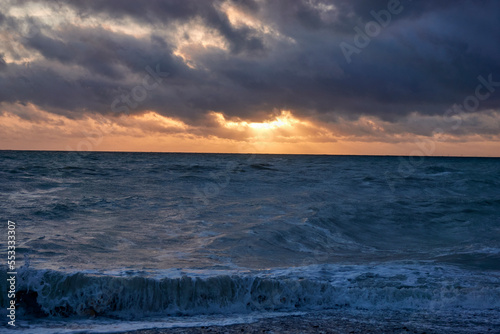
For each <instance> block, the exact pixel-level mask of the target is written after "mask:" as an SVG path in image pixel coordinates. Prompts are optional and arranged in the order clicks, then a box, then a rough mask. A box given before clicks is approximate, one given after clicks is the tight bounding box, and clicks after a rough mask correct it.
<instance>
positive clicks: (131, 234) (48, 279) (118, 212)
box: [0, 151, 500, 333]
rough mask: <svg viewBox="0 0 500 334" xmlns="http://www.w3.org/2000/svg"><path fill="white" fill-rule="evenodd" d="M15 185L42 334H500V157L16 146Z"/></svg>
mask: <svg viewBox="0 0 500 334" xmlns="http://www.w3.org/2000/svg"><path fill="white" fill-rule="evenodd" d="M0 180H1V182H0V209H1V213H2V214H1V216H2V229H1V230H2V231H4V232H3V233H2V234H3V235H4V236H3V237H1V240H2V245H3V246H2V253H1V256H2V257H3V258H4V259H3V260H2V261H1V263H2V265H3V267H2V273H1V275H2V276H1V277H0V279H1V283H0V288H1V291H6V290H7V289H8V287H7V283H6V275H7V274H6V272H7V267H6V266H5V264H6V262H7V252H6V249H7V247H6V245H7V221H8V220H11V221H14V222H15V223H16V259H17V261H16V266H17V282H16V295H17V297H16V298H17V310H16V311H17V313H16V327H17V329H21V330H22V331H23V332H26V333H28V332H33V333H43V332H47V333H58V332H61V333H63V332H82V331H88V332H113V331H120V330H122V331H123V330H132V329H138V328H150V327H175V326H197V325H198V326H199V325H210V324H231V323H238V322H247V321H248V322H249V321H254V320H256V319H260V318H263V317H269V316H276V315H287V314H307V313H308V312H321V311H324V310H329V311H331V310H338V312H339V313H342V312H343V313H345V315H346V316H349V315H352V316H354V315H353V314H355V312H364V313H365V314H366V313H370V312H373V313H374V314H380V313H381V312H383V313H384V314H388V315H390V314H391V312H402V311H403V312H406V313H405V314H409V315H411V314H415V315H418V316H420V315H422V314H446V315H447V317H446V319H448V320H447V321H449V326H450V328H452V327H453V319H462V320H461V321H462V324H463V321H464V320H463V319H469V318H471V319H472V320H471V321H470V323H468V325H467V326H469V327H467V328H468V329H467V330H468V331H469V330H473V332H474V331H475V332H482V331H483V330H484V331H486V328H488V329H489V330H490V331H489V332H491V333H494V332H495V331H496V332H500V321H499V319H500V159H495V158H434V157H425V158H420V159H417V158H411V159H410V158H408V157H369V156H366V157H364V156H298V155H250V154H248V155H244V154H243V155H242V154H174V153H168V154H166V153H74V152H23V151H0ZM0 303H1V305H2V310H1V311H0V316H1V317H2V321H3V324H5V326H7V327H8V324H7V320H9V319H8V318H7V317H6V315H7V310H6V306H7V305H8V303H9V299H8V298H7V293H5V292H2V294H1V295H0ZM471 315H473V316H471ZM415 321H417V320H415ZM0 331H1V328H0Z"/></svg>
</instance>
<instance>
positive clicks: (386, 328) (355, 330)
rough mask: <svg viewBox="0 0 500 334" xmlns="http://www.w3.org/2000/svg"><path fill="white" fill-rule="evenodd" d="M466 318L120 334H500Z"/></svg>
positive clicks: (339, 320) (366, 318) (340, 319)
mask: <svg viewBox="0 0 500 334" xmlns="http://www.w3.org/2000/svg"><path fill="white" fill-rule="evenodd" d="M475 317H476V315H475V314H470V315H469V316H466V317H458V316H452V315H439V314H434V313H427V312H425V313H417V314H415V313H411V312H389V313H387V314H382V313H381V314H376V315H375V314H368V313H365V312H360V313H359V314H358V313H357V312H356V314H346V313H344V312H342V311H341V312H338V311H327V312H318V313H311V314H306V315H289V316H280V317H273V318H264V319H260V320H258V321H256V322H253V323H241V324H233V325H225V326H224V325H214V326H199V327H175V328H151V329H141V330H134V331H126V332H120V333H119V334H202V333H213V334H219V333H220V334H222V333H224V334H236V333H255V334H256V333H268V334H273V333H274V334H277V333H280V334H281V333H283V334H287V333H290V334H291V333H323V334H344V333H345V334H361V333H369V334H376V333H385V334H401V333H408V334H442V333H447V334H459V333H460V334H465V333H476V334H481V333H485V334H486V333H488V334H493V333H495V334H499V333H500V322H498V323H492V322H485V321H483V322H482V323H481V322H478V321H474V318H475Z"/></svg>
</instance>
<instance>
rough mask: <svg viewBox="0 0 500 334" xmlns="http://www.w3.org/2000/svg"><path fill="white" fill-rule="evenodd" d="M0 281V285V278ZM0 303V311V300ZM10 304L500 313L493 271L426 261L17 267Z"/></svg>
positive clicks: (84, 310) (142, 311)
mask: <svg viewBox="0 0 500 334" xmlns="http://www.w3.org/2000/svg"><path fill="white" fill-rule="evenodd" d="M156 274H158V273H156ZM2 275H3V276H5V271H3V274H2ZM1 282H2V283H1V284H0V286H1V288H2V289H3V290H4V291H5V289H6V286H5V284H6V283H5V282H6V279H5V277H1ZM0 298H5V296H2V297H0ZM0 301H1V303H2V307H3V308H4V309H5V306H6V302H7V301H6V300H5V299H0ZM17 302H18V307H19V308H20V309H22V312H23V314H24V315H27V316H33V317H48V316H49V317H74V316H77V317H78V316H79V317H81V316H91V317H95V316H104V317H114V318H116V317H118V318H120V319H133V318H134V317H138V316H147V315H151V316H155V315H161V316H165V315H200V314H221V313H222V314H224V313H249V312H254V311H267V312H297V311H312V310H326V309H335V308H350V309H364V308H370V309H379V310H382V309H390V310H399V309H407V310H408V309H409V310H412V309H413V310H421V309H427V310H429V309H430V310H447V311H449V310H452V309H473V310H477V309H479V310H483V309H484V310H487V309H489V310H491V309H497V310H499V311H500V277H499V276H495V275H481V274H476V275H473V274H471V273H469V272H465V271H461V270H459V269H457V268H454V267H451V266H449V267H447V266H434V265H398V266H392V267H391V266H387V265H379V266H353V265H349V266H348V265H346V266H341V265H335V266H332V265H324V266H318V265H316V266H307V267H301V268H284V269H275V270H266V271H262V270H261V271H256V272H246V273H236V272H234V273H230V272H223V273H217V272H214V271H210V272H200V271H191V272H184V273H182V272H181V273H180V274H179V275H168V277H159V276H156V277H155V276H154V273H150V275H145V274H144V272H141V273H140V274H139V273H130V271H129V272H126V273H125V272H124V273H123V274H122V275H117V274H116V273H115V274H114V275H111V274H102V273H96V272H73V273H65V272H60V271H53V270H36V269H32V268H24V269H21V270H20V271H19V274H18V286H17Z"/></svg>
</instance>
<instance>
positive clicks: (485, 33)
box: [0, 0, 500, 142]
mask: <svg viewBox="0 0 500 334" xmlns="http://www.w3.org/2000/svg"><path fill="white" fill-rule="evenodd" d="M5 8H6V9H5V10H4V11H3V12H1V13H0V42H1V46H0V103H1V106H2V109H0V111H1V112H4V113H7V112H10V113H14V114H16V112H17V113H19V110H21V109H23V108H17V107H15V106H16V105H23V106H27V105H33V106H36V107H37V108H40V109H43V110H44V111H46V112H49V113H52V114H58V115H61V116H64V117H66V118H68V119H82V118H84V117H85V115H87V114H89V113H91V114H101V115H105V116H106V117H118V116H120V115H122V114H127V115H130V114H132V115H141V114H144V113H148V112H155V113H157V114H158V115H162V116H164V117H167V118H169V119H174V120H177V121H179V122H182V124H185V125H186V128H184V130H185V131H187V130H186V129H188V128H189V129H191V130H192V129H198V130H197V131H198V132H197V135H200V136H203V135H207V136H212V135H216V136H221V138H226V137H233V138H241V137H238V133H237V132H236V134H232V135H230V134H228V133H227V131H226V130H227V129H224V127H221V125H220V124H218V123H217V122H216V121H214V119H212V118H211V116H210V115H214V113H217V114H220V115H222V116H223V117H224V119H225V120H227V121H237V122H244V121H246V122H265V121H268V120H270V119H271V120H272V119H273V118H274V117H277V116H279V115H280V113H281V112H282V111H284V110H285V111H290V112H291V113H292V114H293V115H294V117H296V118H297V119H300V120H304V122H309V123H308V124H314V125H316V126H317V127H316V131H317V133H318V138H323V139H324V138H325V131H329V132H330V133H331V134H332V136H333V137H335V136H336V135H339V136H340V135H341V136H344V137H353V138H354V137H363V136H365V135H366V131H367V128H366V124H367V123H364V122H365V121H366V120H371V121H373V122H375V123H377V124H378V126H380V127H381V128H380V129H382V130H381V131H379V134H378V137H377V135H375V134H374V136H375V137H377V138H379V139H380V140H381V141H390V140H394V141H397V140H399V139H397V136H396V133H412V134H415V135H427V136H432V135H433V133H435V132H436V129H439V130H442V131H444V132H447V133H449V134H450V135H452V136H461V135H463V136H465V135H472V134H473V135H476V134H477V135H482V136H485V137H488V138H490V139H491V138H492V137H491V136H495V135H498V132H499V127H498V125H499V124H500V123H499V118H498V115H499V113H498V111H499V106H500V93H499V91H500V62H499V61H498V55H499V54H500V44H499V43H498V41H499V40H500V27H499V26H498V17H499V15H500V3H499V2H498V1H494V0H481V1H472V0H470V1H467V0H459V1H444V0H443V1H432V2H430V1H410V0H401V1H397V0H390V1H387V0H384V1H378V0H377V1H368V0H355V1H341V0H331V1H321V0H272V1H271V0H267V1H265V0H239V1H236V0H234V1H222V0H214V1H197V0H186V1H173V0H162V1H160V0H156V1H155V0H151V1H142V2H139V1H135V0H94V1H86V0H76V1H69V2H61V1H48V0H47V1H21V0H19V1H7V5H6V7H5ZM391 9H394V10H393V11H391ZM388 13H389V15H390V16H387V14H388ZM377 18H378V20H379V21H380V23H377V24H375V23H374V22H378V21H377ZM370 21H372V23H369V22H370ZM367 23H368V25H367ZM370 29H371V30H370ZM341 45H344V46H345V45H349V47H350V49H349V50H351V51H352V50H354V52H351V53H350V54H349V57H347V58H346V51H345V48H344V49H342V47H341ZM481 80H482V81H481ZM497 82H498V83H497ZM479 85H482V87H481V88H479V96H480V97H485V96H487V97H486V98H479V97H477V96H478V95H477V93H478V86H479ZM470 97H472V99H471V98H470ZM452 106H455V109H450V108H452ZM28 109H29V108H24V109H23V110H28ZM16 110H17V111H16ZM450 110H451V111H450ZM16 115H18V116H19V117H21V118H22V119H25V120H29V119H30V118H33V119H35V118H36V117H37V116H36V115H37V114H36V113H33V114H30V113H29V112H24V113H20V114H16ZM452 117H459V118H461V119H464V121H461V123H460V126H453V124H455V123H454V122H452V121H451V120H452ZM446 118H447V119H446ZM465 118H467V119H468V120H469V121H465ZM473 119H476V120H477V122H475V123H474V122H472V121H471V120H473ZM486 119H488V120H489V121H488V124H489V126H479V125H478V124H482V123H481V122H483V121H484V120H486ZM363 124H365V125H363ZM311 126H312V125H311ZM215 128H219V129H218V130H214V129H215ZM200 129H204V130H203V131H206V132H203V131H202V130H200ZM325 129H326V130H325ZM193 131H194V130H193ZM308 131H311V132H314V131H313V130H311V129H310V130H308ZM240 135H241V133H240ZM248 137H249V135H248V136H246V137H245V138H248ZM333 137H332V138H333ZM375 137H374V138H375ZM391 138H392V139H391ZM495 138H496V137H495ZM323 139H321V140H323ZM318 140H319V139H318ZM333 141H334V139H332V142H333Z"/></svg>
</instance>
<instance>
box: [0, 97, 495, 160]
mask: <svg viewBox="0 0 500 334" xmlns="http://www.w3.org/2000/svg"><path fill="white" fill-rule="evenodd" d="M0 111H1V114H0V123H1V124H2V132H1V133H0V149H20V150H22V149H37V150H63V151H66V150H75V151H146V152H151V151H155V152H220V153H284V154H304V153H306V154H375V155H377V154H399V155H408V154H410V153H411V152H413V151H415V149H419V147H420V146H419V145H422V144H424V145H428V144H429V143H433V144H432V145H433V146H434V147H435V150H434V151H433V154H434V155H454V154H455V155H471V156H477V155H485V156H491V155H492V154H491V152H494V154H493V156H495V153H496V152H497V151H498V145H499V144H498V143H499V141H500V138H498V137H495V138H489V139H488V138H485V137H481V136H477V135H474V136H472V135H471V136H467V137H466V140H465V141H464V140H463V138H462V139H461V138H460V137H453V136H440V137H439V138H438V137H432V136H431V137H429V136H422V135H412V134H409V133H407V132H404V131H403V130H397V129H396V128H392V129H391V128H390V126H391V124H389V123H387V122H382V121H380V120H377V119H375V118H361V119H358V120H356V121H348V120H343V121H342V122H341V124H337V126H332V125H330V126H328V125H326V124H321V123H317V122H312V121H309V120H305V119H300V118H299V117H297V116H295V115H294V114H293V113H292V112H291V111H288V110H286V111H281V112H280V113H279V114H276V113H274V114H271V115H270V116H269V117H267V118H266V119H264V120H262V121H260V122H255V121H248V120H242V119H238V118H232V119H226V117H225V116H224V114H222V113H219V112H211V113H210V114H209V116H208V117H209V119H210V121H209V122H207V123H206V124H198V125H192V124H187V123H185V122H183V121H182V120H179V119H175V118H172V117H168V116H164V115H161V114H160V113H158V112H156V111H153V110H150V111H146V112H142V113H138V114H132V115H119V116H103V115H99V114H92V113H88V114H84V115H81V117H80V118H76V119H74V118H68V117H66V116H63V115H57V114H54V113H50V112H47V111H44V110H42V109H40V108H39V107H37V106H35V105H32V104H27V105H21V104H7V103H1V104H0ZM495 115H496V114H495ZM493 116H494V115H492V116H491V117H493ZM497 116H498V117H500V115H497ZM495 119H497V118H495ZM487 120H488V121H490V122H491V120H490V119H489V118H488V119H487ZM434 122H435V120H434V121H433V123H434ZM476 122H477V120H476ZM393 126H395V125H393ZM353 131H358V132H359V133H360V134H359V135H358V136H353V135H348V134H349V133H352V132H353ZM388 135H389V137H387V136H388ZM377 136H378V137H377ZM388 138H390V140H389V139H388Z"/></svg>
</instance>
